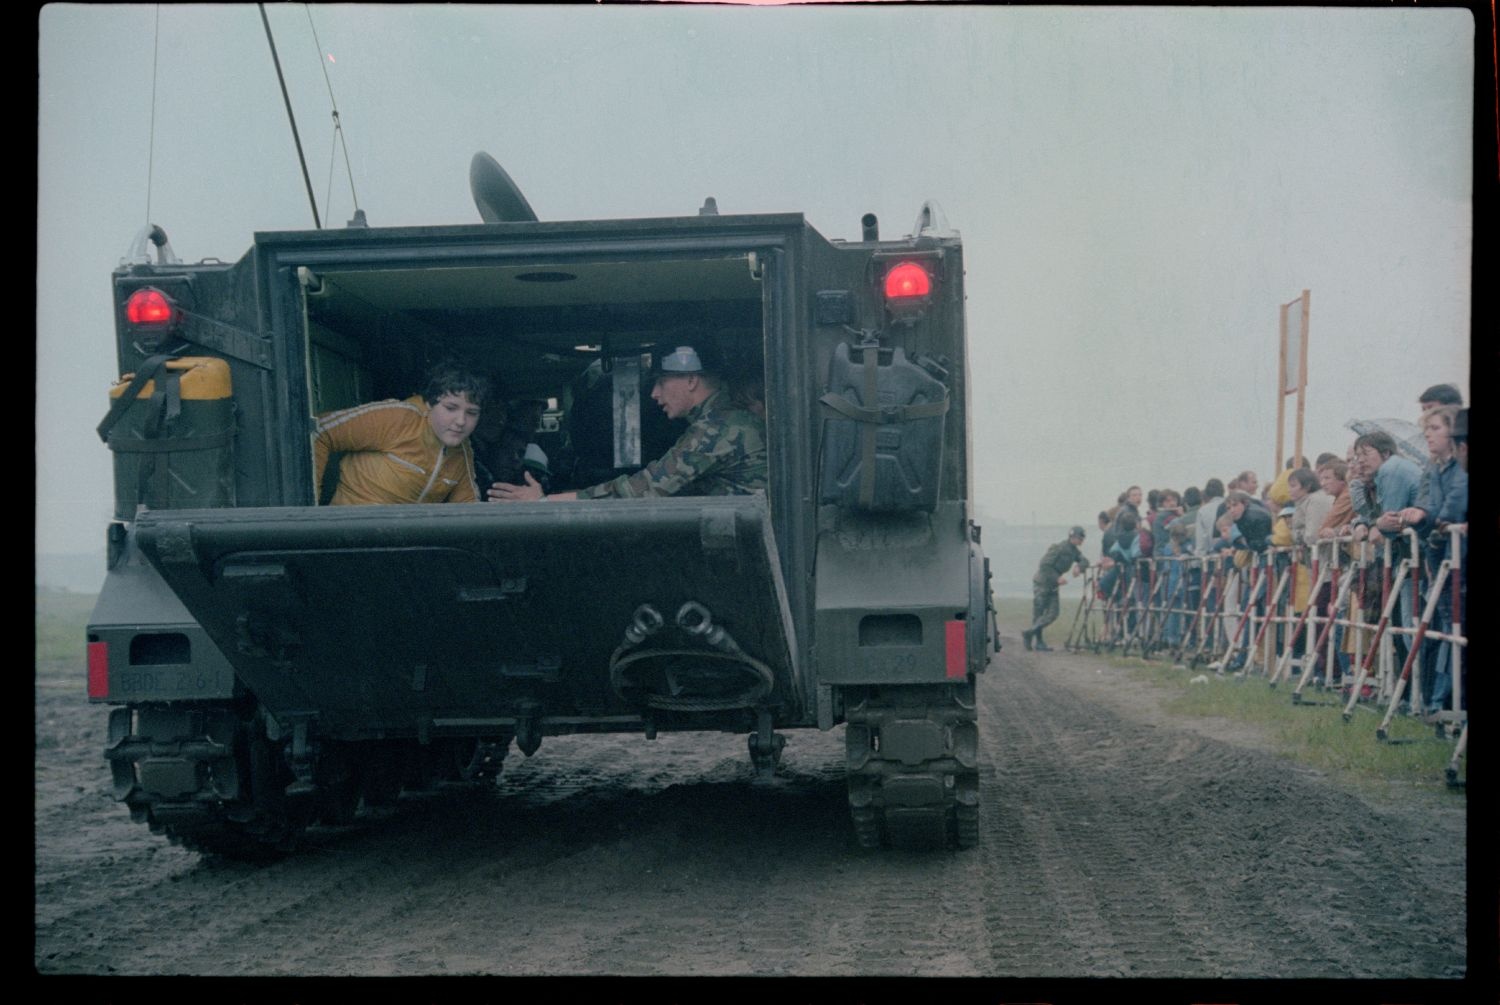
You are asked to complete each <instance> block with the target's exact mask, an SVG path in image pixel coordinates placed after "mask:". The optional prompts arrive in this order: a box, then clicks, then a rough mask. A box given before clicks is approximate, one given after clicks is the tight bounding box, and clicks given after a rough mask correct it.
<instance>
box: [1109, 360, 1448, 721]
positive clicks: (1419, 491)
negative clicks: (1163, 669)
mask: <svg viewBox="0 0 1500 1005" xmlns="http://www.w3.org/2000/svg"><path fill="white" fill-rule="evenodd" d="M1417 403H1418V407H1419V409H1420V418H1419V420H1418V425H1419V427H1420V429H1421V432H1422V435H1423V437H1424V438H1425V441H1426V460H1425V463H1418V462H1417V461H1415V460H1413V459H1411V458H1409V457H1406V456H1403V455H1402V452H1401V445H1400V444H1398V442H1397V440H1396V439H1395V437H1394V436H1393V435H1392V434H1391V433H1390V432H1388V431H1384V430H1382V429H1379V428H1372V429H1370V430H1369V431H1367V432H1363V433H1361V434H1360V435H1358V436H1357V437H1355V438H1354V439H1353V442H1352V443H1351V444H1350V445H1349V448H1348V450H1347V451H1346V453H1345V454H1344V455H1343V456H1340V455H1338V454H1334V453H1324V454H1320V455H1319V456H1318V458H1317V460H1316V461H1315V462H1313V463H1311V464H1309V463H1308V462H1307V460H1306V458H1304V457H1294V458H1291V459H1289V460H1287V462H1286V466H1285V468H1284V469H1283V470H1282V471H1280V472H1279V473H1278V474H1277V475H1276V476H1275V478H1274V479H1273V480H1272V481H1271V482H1270V484H1268V485H1266V486H1265V487H1264V488H1262V487H1261V484H1260V480H1259V478H1258V477H1257V475H1256V473H1255V472H1254V471H1249V470H1246V471H1241V472H1240V473H1239V474H1238V475H1236V476H1234V477H1233V478H1231V479H1230V480H1229V483H1228V484H1227V485H1226V484H1224V483H1223V482H1221V481H1220V480H1219V479H1218V478H1210V479H1208V480H1207V481H1206V482H1205V483H1204V484H1203V486H1202V488H1201V489H1200V488H1198V487H1196V486H1195V487H1192V488H1187V489H1184V490H1182V491H1181V492H1179V491H1178V490H1176V489H1152V490H1150V491H1148V492H1143V491H1142V489H1141V487H1140V486H1139V485H1132V486H1130V487H1129V488H1127V489H1126V490H1125V491H1124V492H1121V493H1120V495H1119V497H1118V498H1117V499H1116V501H1115V505H1113V506H1111V507H1110V508H1109V509H1107V510H1103V511H1101V512H1100V513H1099V515H1098V523H1099V528H1100V530H1101V531H1102V535H1101V536H1102V541H1101V544H1100V558H1099V567H1100V569H1101V570H1102V572H1101V575H1100V578H1099V584H1098V590H1099V597H1100V599H1109V600H1113V601H1115V602H1116V604H1118V605H1119V609H1121V610H1123V611H1124V612H1125V613H1124V615H1123V617H1122V618H1121V619H1120V623H1119V624H1118V625H1116V626H1115V628H1116V630H1117V631H1118V632H1120V633H1123V634H1125V635H1129V634H1130V633H1133V632H1135V630H1136V618H1137V612H1138V611H1139V610H1141V609H1143V608H1144V607H1145V605H1146V603H1147V600H1148V596H1147V593H1148V590H1151V591H1152V593H1151V596H1150V601H1151V603H1152V604H1153V605H1158V604H1160V605H1161V606H1164V607H1165V608H1166V609H1167V610H1168V611H1180V610H1194V609H1196V608H1197V606H1198V602H1199V599H1200V597H1201V591H1202V590H1203V589H1204V588H1205V586H1206V585H1207V584H1206V583H1205V582H1200V575H1199V566H1200V563H1186V567H1185V568H1184V563H1182V562H1165V563H1163V562H1156V563H1147V562H1142V561H1141V559H1143V558H1158V559H1172V558H1183V557H1188V556H1204V555H1214V554H1218V553H1223V552H1227V553H1229V555H1230V556H1232V560H1233V562H1234V564H1235V566H1236V567H1238V568H1240V569H1244V570H1250V569H1252V567H1253V566H1255V565H1256V564H1257V563H1256V561H1255V556H1256V555H1257V554H1258V553H1262V552H1265V551H1266V550H1267V549H1268V548H1275V549H1278V550H1277V551H1276V552H1275V555H1276V558H1275V560H1274V561H1275V564H1274V565H1273V566H1272V570H1273V572H1274V573H1275V575H1274V576H1272V575H1266V576H1262V577H1260V578H1258V579H1257V578H1256V577H1255V576H1254V575H1247V576H1246V577H1245V581H1246V582H1247V583H1249V584H1251V585H1249V586H1248V589H1246V588H1242V589H1241V591H1239V596H1226V597H1224V598H1221V600H1220V605H1219V609H1220V611H1221V612H1222V613H1224V614H1229V615H1235V614H1237V613H1238V612H1239V611H1241V610H1243V608H1244V607H1246V606H1251V605H1253V606H1254V607H1255V608H1256V609H1257V611H1258V612H1260V613H1264V611H1265V608H1266V605H1267V603H1268V602H1269V601H1270V600H1272V599H1273V598H1272V597H1270V596H1269V593H1270V587H1271V584H1272V582H1275V581H1281V580H1282V579H1286V581H1287V582H1288V583H1289V587H1290V588H1289V589H1288V590H1287V591H1286V595H1285V599H1286V601H1287V603H1288V604H1289V608H1290V610H1291V611H1292V612H1293V613H1294V614H1300V613H1301V612H1303V611H1304V610H1306V609H1307V607H1308V606H1309V605H1311V606H1312V607H1313V611H1314V613H1316V614H1317V615H1319V616H1320V617H1326V615H1327V612H1328V608H1329V605H1330V604H1331V603H1332V601H1333V599H1334V598H1333V595H1332V589H1331V583H1329V582H1324V583H1323V584H1322V585H1321V586H1320V588H1319V589H1318V591H1317V593H1316V594H1313V592H1312V587H1313V585H1314V580H1313V577H1312V574H1311V571H1312V561H1313V554H1314V551H1315V549H1316V546H1317V545H1318V544H1319V543H1320V542H1328V541H1336V542H1340V543H1341V546H1342V547H1344V548H1345V549H1346V553H1347V554H1348V555H1349V556H1350V557H1353V556H1354V555H1355V554H1356V552H1357V550H1358V549H1359V542H1362V541H1365V540H1367V539H1368V540H1372V541H1373V542H1374V543H1376V544H1377V545H1380V544H1382V543H1383V542H1389V545H1390V549H1389V551H1390V556H1391V557H1390V561H1391V564H1392V567H1393V568H1394V567H1397V566H1398V565H1399V563H1401V562H1404V561H1406V560H1407V559H1408V558H1409V557H1415V558H1417V559H1418V569H1419V575H1420V580H1419V582H1420V593H1421V597H1422V599H1421V601H1420V603H1419V604H1416V605H1414V604H1413V602H1412V594H1411V590H1410V588H1409V587H1408V588H1406V589H1404V590H1402V591H1401V592H1400V594H1399V600H1398V601H1397V603H1396V606H1395V609H1394V610H1393V612H1392V620H1391V623H1392V624H1393V625H1394V626H1399V627H1401V628H1408V629H1409V628H1414V627H1415V626H1416V624H1417V622H1418V620H1419V619H1420V617H1421V616H1422V613H1423V609H1424V608H1425V607H1426V606H1427V601H1428V598H1429V597H1430V595H1431V594H1430V592H1429V591H1430V590H1431V589H1432V587H1433V586H1437V588H1438V591H1439V592H1438V600H1437V603H1436V606H1435V607H1434V611H1433V614H1432V618H1431V621H1430V624H1429V626H1428V629H1427V631H1428V632H1431V633H1437V634H1442V633H1445V632H1448V631H1449V629H1450V628H1451V627H1452V624H1453V599H1454V597H1453V594H1454V587H1453V580H1452V579H1451V578H1450V579H1447V580H1444V581H1442V582H1440V583H1439V582H1437V581H1436V576H1437V573H1438V571H1439V569H1440V566H1441V564H1442V562H1443V561H1444V560H1445V559H1447V558H1449V557H1450V556H1449V554H1448V551H1449V548H1450V547H1451V544H1450V542H1451V540H1452V536H1451V534H1450V528H1455V527H1456V528H1458V529H1459V530H1460V537H1459V538H1458V540H1459V541H1460V542H1461V544H1460V548H1461V549H1462V551H1461V556H1460V564H1462V558H1463V556H1464V555H1466V552H1467V540H1468V538H1467V530H1468V500H1469V485H1468V410H1467V409H1465V408H1464V407H1463V398H1462V395H1461V393H1460V391H1459V389H1458V388H1457V387H1456V386H1454V385H1452V384H1439V385H1436V386H1434V387H1430V388H1428V389H1427V390H1425V391H1423V392H1422V394H1421V395H1420V397H1419V398H1418V402H1417ZM1407 449H1408V451H1412V447H1410V446H1408V448H1407ZM1413 452H1414V451H1413ZM1143 507H1144V508H1143ZM1407 528H1412V529H1414V530H1415V531H1416V533H1417V535H1418V537H1419V539H1420V540H1421V541H1422V542H1423V543H1422V546H1421V548H1420V549H1419V550H1420V554H1419V555H1417V556H1410V555H1409V554H1408V552H1409V550H1410V546H1409V544H1408V542H1409V535H1407V534H1406V533H1405V531H1406V529H1407ZM1385 551H1386V549H1385V548H1383V547H1377V548H1375V549H1373V552H1374V554H1375V559H1376V560H1377V561H1383V560H1384V556H1385ZM1153 565H1154V566H1155V567H1156V575H1155V577H1153V576H1152V572H1151V566H1153ZM1288 571H1289V572H1290V576H1289V577H1288V576H1284V575H1283V574H1284V573H1287V572H1288ZM1381 571H1382V570H1381V569H1380V568H1379V567H1375V568H1369V569H1367V570H1366V575H1365V576H1364V577H1363V582H1364V584H1365V589H1364V590H1363V591H1360V592H1358V593H1357V594H1355V595H1354V596H1353V600H1352V602H1353V604H1354V605H1356V606H1357V607H1358V608H1359V610H1360V611H1361V612H1362V619H1361V620H1363V621H1364V622H1366V623H1373V622H1375V621H1377V620H1378V619H1379V617H1380V614H1381V607H1382V603H1383V600H1384V595H1383V591H1382V588H1381V583H1382V581H1383V580H1382V575H1381ZM1458 583H1459V585H1458V591H1459V604H1460V610H1462V609H1463V607H1462V605H1463V596H1464V593H1463V580H1462V577H1458ZM1163 601H1165V603H1163ZM1247 620H1248V619H1240V621H1241V624H1240V625H1239V627H1240V628H1245V627H1246V625H1245V624H1244V623H1243V622H1245V621H1247ZM1226 621H1227V622H1229V623H1233V622H1234V618H1233V617H1231V618H1229V619H1226ZM1189 628H1190V626H1189V625H1188V624H1187V622H1186V620H1185V619H1184V618H1183V617H1182V616H1181V615H1180V614H1170V613H1169V614H1168V616H1167V617H1166V619H1165V622H1164V624H1163V625H1162V628H1161V630H1162V633H1163V635H1162V639H1163V641H1164V642H1165V643H1166V644H1167V645H1169V646H1173V647H1177V646H1179V645H1180V644H1181V643H1182V641H1183V640H1184V632H1185V631H1187V630H1189ZM1309 634H1310V633H1306V632H1299V633H1296V637H1295V638H1294V639H1291V638H1286V639H1284V640H1283V642H1282V644H1290V645H1292V646H1293V648H1294V653H1295V654H1296V655H1301V654H1302V653H1303V651H1304V649H1305V648H1310V646H1311V642H1310V641H1309V639H1308V637H1307V636H1308V635H1309ZM1412 637H1413V636H1412V635H1409V634H1406V633H1403V632H1395V633H1392V638H1393V640H1394V644H1395V648H1396V658H1397V660H1398V665H1405V660H1406V656H1407V651H1408V647H1409V644H1410V639H1411V638H1412ZM1231 642H1232V643H1234V644H1233V645H1231V652H1232V653H1233V654H1234V655H1233V656H1232V659H1231V662H1230V663H1229V664H1228V665H1227V667H1223V668H1222V669H1237V668H1238V667H1239V666H1241V665H1243V661H1244V659H1245V654H1246V650H1247V649H1248V646H1247V644H1246V642H1245V638H1243V637H1241V638H1238V639H1231ZM1455 649H1457V650H1459V652H1458V654H1457V656H1458V658H1457V659H1456V660H1455V658H1454V657H1455V653H1454V650H1455ZM1334 650H1335V651H1336V652H1337V654H1338V655H1337V658H1336V661H1335V662H1336V665H1335V666H1333V667H1331V668H1330V667H1326V666H1324V663H1325V662H1326V659H1325V654H1324V653H1323V652H1319V653H1318V654H1317V656H1316V661H1317V662H1316V666H1315V673H1316V674H1317V675H1318V679H1319V680H1321V681H1324V682H1326V683H1328V684H1330V685H1335V686H1336V685H1338V684H1339V683H1341V681H1342V679H1343V678H1345V677H1347V676H1348V675H1349V672H1350V669H1351V659H1350V657H1351V655H1352V654H1353V653H1354V652H1356V651H1357V649H1356V640H1355V638H1354V633H1352V632H1345V631H1343V629H1342V627H1339V628H1337V629H1335V635H1334ZM1461 651H1462V647H1461V646H1458V647H1455V646H1453V645H1452V644H1451V643H1450V642H1448V641H1446V640H1441V639H1434V638H1428V639H1425V640H1424V642H1423V646H1422V651H1421V652H1420V653H1419V654H1418V657H1419V658H1418V659H1416V660H1414V664H1415V666H1414V672H1420V673H1421V674H1422V677H1421V683H1422V687H1421V690H1420V693H1421V695H1422V696H1423V699H1424V704H1423V707H1422V709H1421V711H1423V712H1425V713H1428V714H1431V713H1435V712H1437V711H1438V710H1439V709H1442V708H1445V707H1448V706H1449V705H1450V704H1451V701H1452V692H1453V689H1452V675H1451V670H1452V667H1453V666H1454V664H1455V663H1458V664H1459V665H1462V662H1463V660H1462V652H1461ZM1460 690H1461V691H1462V689H1460Z"/></svg>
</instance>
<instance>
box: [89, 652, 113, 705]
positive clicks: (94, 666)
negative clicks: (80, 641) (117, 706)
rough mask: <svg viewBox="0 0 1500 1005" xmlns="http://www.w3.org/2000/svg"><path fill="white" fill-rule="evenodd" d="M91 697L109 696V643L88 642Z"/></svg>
mask: <svg viewBox="0 0 1500 1005" xmlns="http://www.w3.org/2000/svg"><path fill="white" fill-rule="evenodd" d="M88 655H89V660H88V665H89V697H90V698H108V697H109V643H107V642H90V643H89V644H88Z"/></svg>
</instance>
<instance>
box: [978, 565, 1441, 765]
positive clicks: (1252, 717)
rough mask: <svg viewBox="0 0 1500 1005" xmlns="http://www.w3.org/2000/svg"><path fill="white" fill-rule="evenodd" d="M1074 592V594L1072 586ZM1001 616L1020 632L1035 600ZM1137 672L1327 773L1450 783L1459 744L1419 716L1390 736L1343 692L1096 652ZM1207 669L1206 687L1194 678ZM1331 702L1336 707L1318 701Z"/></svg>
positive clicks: (1180, 709) (1068, 615) (1186, 710)
mask: <svg viewBox="0 0 1500 1005" xmlns="http://www.w3.org/2000/svg"><path fill="white" fill-rule="evenodd" d="M1065 593H1066V591H1065ZM1077 603H1078V600H1077V598H1076V597H1074V598H1072V600H1071V602H1069V599H1068V598H1067V597H1066V596H1064V598H1063V604H1062V613H1061V614H1060V615H1059V617H1058V619H1057V621H1056V622H1054V623H1053V625H1052V627H1051V628H1050V629H1049V630H1048V633H1049V634H1050V635H1053V636H1055V638H1053V639H1049V640H1048V642H1049V643H1050V644H1051V645H1052V646H1053V647H1055V648H1060V647H1061V646H1062V644H1063V640H1064V639H1065V638H1066V637H1067V633H1068V630H1069V628H1070V627H1071V626H1072V623H1073V621H1072V619H1073V615H1074V613H1075V609H1076V607H1077ZM995 607H996V619H997V620H998V621H999V623H1000V626H1001V628H1002V630H1005V631H1007V632H1008V633H1009V634H1011V635H1020V634H1021V630H1022V629H1023V628H1025V627H1026V626H1027V625H1029V624H1030V623H1031V601H1029V600H1025V599H1022V598H1019V597H1004V598H998V599H997V600H996V602H995ZM1079 655H1089V656H1090V658H1092V659H1102V660H1105V661H1106V662H1108V663H1109V664H1111V665H1113V666H1117V667H1120V668H1122V669H1123V670H1125V671H1126V672H1127V673H1129V675H1130V677H1131V679H1133V680H1138V681H1145V682H1147V683H1150V684H1152V685H1154V686H1156V687H1158V688H1161V689H1163V691H1164V692H1165V693H1164V695H1163V698H1164V702H1163V706H1162V707H1163V709H1164V710H1165V711H1166V712H1167V713H1168V714H1169V715H1176V716H1184V717H1189V716H1191V717H1197V718H1222V719H1228V720H1231V721H1235V722H1244V723H1249V724H1252V725H1254V726H1256V727H1258V728H1259V729H1261V730H1262V731H1263V732H1264V735H1265V736H1266V738H1267V740H1268V741H1269V742H1270V743H1271V744H1272V745H1273V746H1274V747H1275V748H1276V749H1277V751H1278V752H1280V753H1282V754H1284V755H1285V756H1287V757H1290V758H1292V759H1293V760H1296V761H1298V762H1299V763H1302V764H1306V765H1307V766H1309V767H1312V768H1316V769H1318V770H1320V771H1325V772H1329V773H1336V774H1339V775H1341V776H1343V777H1345V778H1347V779H1348V780H1350V781H1351V782H1354V783H1355V784H1374V783H1393V782H1394V783H1397V784H1412V785H1418V786H1423V787H1429V788H1443V787H1444V784H1445V783H1444V779H1445V772H1446V770H1447V767H1448V762H1449V760H1450V759H1451V758H1452V756H1453V745H1454V741H1453V740H1451V739H1439V738H1438V736H1437V733H1436V731H1435V729H1434V727H1432V726H1430V725H1427V724H1426V723H1423V722H1422V721H1421V720H1420V719H1415V718H1412V717H1411V716H1405V715H1397V716H1395V717H1394V718H1393V719H1392V720H1391V726H1390V730H1389V731H1388V734H1387V735H1388V739H1387V740H1384V741H1382V740H1380V739H1378V738H1377V737H1376V735H1375V730H1376V729H1377V727H1378V726H1379V725H1380V723H1381V721H1382V720H1383V719H1384V716H1385V709H1384V708H1383V707H1378V706H1374V705H1370V704H1369V703H1361V704H1360V705H1357V706H1356V707H1355V710H1354V717H1353V718H1352V719H1350V720H1349V721H1348V722H1345V721H1344V717H1343V700H1342V698H1341V696H1339V695H1336V694H1334V693H1333V692H1329V691H1317V690H1315V689H1314V688H1312V687H1311V686H1309V687H1307V688H1305V689H1304V690H1303V693H1302V697H1303V698H1304V699H1305V700H1306V703H1304V704H1298V705H1293V704H1292V687H1293V685H1292V684H1288V683H1286V682H1285V681H1283V682H1282V683H1280V684H1278V685H1277V686H1276V687H1275V688H1272V687H1271V686H1270V685H1269V684H1267V683H1266V681H1265V678H1263V677H1246V678H1243V679H1236V678H1233V677H1218V676H1216V675H1215V674H1214V673H1212V672H1211V671H1208V672H1205V671H1204V670H1202V669H1201V668H1200V669H1196V670H1192V671H1187V670H1175V669H1173V668H1172V666H1171V664H1170V662H1166V661H1164V660H1161V659H1158V660H1154V661H1151V662H1146V661H1144V660H1139V659H1125V658H1121V657H1119V656H1109V655H1104V656H1092V655H1090V654H1087V653H1083V654H1079ZM1200 674H1205V675H1206V676H1207V678H1208V680H1207V681H1206V682H1205V683H1203V684H1192V683H1190V681H1191V680H1192V679H1193V678H1194V677H1197V676H1199V675H1200ZM1314 702H1319V703H1321V702H1329V703H1330V704H1327V705H1322V704H1313V703H1314ZM1467 765H1468V759H1467V758H1464V759H1463V760H1462V761H1460V765H1459V777H1460V778H1464V777H1466V773H1467Z"/></svg>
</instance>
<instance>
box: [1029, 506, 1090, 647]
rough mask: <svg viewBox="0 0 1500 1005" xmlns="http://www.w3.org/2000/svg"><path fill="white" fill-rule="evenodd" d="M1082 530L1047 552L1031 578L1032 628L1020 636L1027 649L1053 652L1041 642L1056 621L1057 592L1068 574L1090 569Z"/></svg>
mask: <svg viewBox="0 0 1500 1005" xmlns="http://www.w3.org/2000/svg"><path fill="white" fill-rule="evenodd" d="M1083 536H1084V535H1083V528H1082V527H1074V528H1073V529H1072V530H1070V531H1069V532H1068V539H1067V540H1066V541H1059V542H1057V543H1056V544H1054V545H1053V546H1052V547H1050V548H1048V549H1047V554H1045V555H1043V556H1042V562H1041V564H1040V565H1038V566H1037V570H1036V575H1035V576H1032V577H1031V591H1032V601H1031V627H1030V628H1028V629H1026V630H1025V631H1024V632H1022V633H1021V642H1022V643H1023V644H1025V646H1026V648H1027V649H1036V650H1038V651H1040V652H1044V653H1046V652H1051V651H1052V647H1051V646H1049V645H1047V643H1045V642H1043V641H1042V629H1044V628H1046V627H1047V626H1048V625H1050V624H1052V622H1054V621H1056V620H1057V613H1058V601H1057V590H1058V587H1060V586H1062V585H1063V584H1064V583H1066V582H1067V581H1068V572H1069V571H1070V570H1072V569H1075V568H1076V569H1077V570H1078V571H1080V572H1082V571H1083V570H1084V569H1087V568H1088V567H1089V560H1088V559H1087V558H1085V557H1084V555H1083V552H1082V551H1080V550H1079V545H1081V544H1083Z"/></svg>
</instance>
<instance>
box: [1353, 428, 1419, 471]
mask: <svg viewBox="0 0 1500 1005" xmlns="http://www.w3.org/2000/svg"><path fill="white" fill-rule="evenodd" d="M1344 427H1345V428H1346V429H1352V430H1354V435H1356V436H1364V435H1365V434H1366V433H1375V432H1380V433H1385V434H1386V435H1387V436H1389V437H1390V438H1391V439H1393V440H1395V441H1396V450H1397V452H1399V453H1400V454H1401V455H1402V456H1403V457H1406V458H1407V459H1408V460H1413V461H1416V462H1417V463H1418V464H1426V463H1427V461H1428V459H1429V457H1428V453H1427V437H1425V436H1423V435H1422V427H1420V426H1418V425H1417V424H1416V423H1415V422H1411V421H1409V420H1407V419H1350V420H1349V421H1348V422H1346V423H1344Z"/></svg>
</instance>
